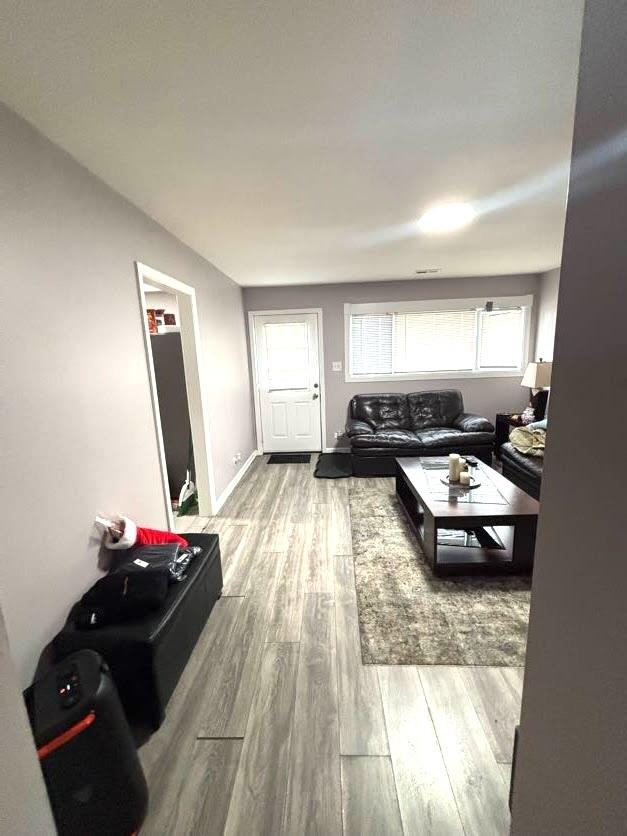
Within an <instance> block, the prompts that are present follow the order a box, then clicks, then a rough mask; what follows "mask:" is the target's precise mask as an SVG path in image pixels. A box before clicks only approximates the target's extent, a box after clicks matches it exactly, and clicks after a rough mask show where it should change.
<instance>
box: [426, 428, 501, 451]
mask: <svg viewBox="0 0 627 836" xmlns="http://www.w3.org/2000/svg"><path fill="white" fill-rule="evenodd" d="M416 437H417V438H418V440H419V442H420V444H422V446H423V447H475V446H477V445H478V444H491V443H492V442H493V441H494V435H493V433H468V432H462V431H461V430H455V429H451V428H450V427H433V428H432V429H429V430H421V431H420V432H417V433H416Z"/></svg>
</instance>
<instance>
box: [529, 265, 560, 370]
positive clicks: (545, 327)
mask: <svg viewBox="0 0 627 836" xmlns="http://www.w3.org/2000/svg"><path fill="white" fill-rule="evenodd" d="M559 285H560V271H559V269H557V270H549V272H548V273H543V274H542V276H541V277H540V293H539V298H538V329H537V333H536V347H535V354H534V357H535V359H538V358H540V357H542V359H543V360H552V359H553V343H554V341H555V318H556V316H557V295H558V292H559Z"/></svg>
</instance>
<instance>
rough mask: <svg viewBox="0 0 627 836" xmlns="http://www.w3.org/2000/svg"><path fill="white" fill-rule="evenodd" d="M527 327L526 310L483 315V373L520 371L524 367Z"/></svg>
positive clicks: (480, 360) (479, 360) (480, 353)
mask: <svg viewBox="0 0 627 836" xmlns="http://www.w3.org/2000/svg"><path fill="white" fill-rule="evenodd" d="M524 323H525V319H524V316H523V309H522V308H511V309H509V310H508V309H505V310H498V309H497V310H493V311H485V310H484V311H479V347H478V351H477V367H478V368H480V369H519V368H520V367H521V365H522V351H523V337H524Z"/></svg>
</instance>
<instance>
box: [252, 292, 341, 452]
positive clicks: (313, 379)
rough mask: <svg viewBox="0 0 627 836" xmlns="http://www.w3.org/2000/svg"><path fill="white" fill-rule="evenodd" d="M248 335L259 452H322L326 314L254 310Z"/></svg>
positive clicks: (313, 310)
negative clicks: (323, 345)
mask: <svg viewBox="0 0 627 836" xmlns="http://www.w3.org/2000/svg"><path fill="white" fill-rule="evenodd" d="M249 331H250V345H251V351H252V360H253V362H252V367H253V378H254V393H255V421H256V429H257V446H258V448H259V449H260V450H261V451H262V452H264V453H299V452H311V453H313V452H320V451H323V450H324V449H325V448H326V440H325V436H326V433H325V427H324V421H323V416H324V414H325V409H324V361H323V349H322V311H321V310H320V309H311V308H310V309H306V310H297V311H251V312H250V313H249Z"/></svg>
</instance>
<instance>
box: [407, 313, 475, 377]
mask: <svg viewBox="0 0 627 836" xmlns="http://www.w3.org/2000/svg"><path fill="white" fill-rule="evenodd" d="M476 320H477V317H476V315H475V312H474V310H468V311H421V312H420V313H406V314H394V337H395V346H396V352H395V364H394V366H395V368H394V371H395V372H400V373H403V372H451V371H462V370H463V371H471V370H472V369H473V368H474V365H475V344H476V334H477V321H476Z"/></svg>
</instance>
